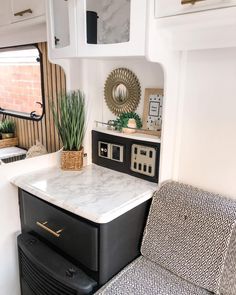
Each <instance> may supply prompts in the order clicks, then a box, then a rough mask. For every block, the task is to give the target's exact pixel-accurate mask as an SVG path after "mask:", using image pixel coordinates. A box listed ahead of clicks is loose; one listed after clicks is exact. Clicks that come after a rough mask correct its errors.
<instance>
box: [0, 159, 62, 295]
mask: <svg viewBox="0 0 236 295" xmlns="http://www.w3.org/2000/svg"><path fill="white" fill-rule="evenodd" d="M57 163H58V154H57V153H55V154H50V155H45V156H41V157H37V158H33V159H28V160H23V161H18V162H14V163H10V164H6V165H0V203H1V210H0V231H1V235H0V294H1V295H8V294H9V295H20V286H19V274H18V269H19V268H18V262H17V241H16V237H17V235H18V234H19V233H20V217H19V206H18V190H17V188H16V187H15V186H13V185H12V184H11V183H10V179H11V178H12V177H14V176H16V175H19V174H22V173H29V172H31V171H35V170H38V169H43V168H45V167H50V166H54V165H56V164H57Z"/></svg>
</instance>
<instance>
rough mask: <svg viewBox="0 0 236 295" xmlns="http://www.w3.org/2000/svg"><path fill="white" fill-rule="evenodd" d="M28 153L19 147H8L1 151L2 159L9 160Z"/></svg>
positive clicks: (0, 156)
mask: <svg viewBox="0 0 236 295" xmlns="http://www.w3.org/2000/svg"><path fill="white" fill-rule="evenodd" d="M26 153H27V151H26V150H24V149H21V148H18V147H7V148H1V149H0V159H7V158H12V157H17V156H22V155H26Z"/></svg>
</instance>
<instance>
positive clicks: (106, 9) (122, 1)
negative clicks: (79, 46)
mask: <svg viewBox="0 0 236 295" xmlns="http://www.w3.org/2000/svg"><path fill="white" fill-rule="evenodd" d="M87 10H92V11H96V12H97V13H98V16H99V18H98V43H99V44H110V43H121V42H128V41H129V36H130V0H119V1H117V0H100V1H94V0H87Z"/></svg>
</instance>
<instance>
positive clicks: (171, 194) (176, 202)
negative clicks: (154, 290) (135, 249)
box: [141, 182, 236, 295]
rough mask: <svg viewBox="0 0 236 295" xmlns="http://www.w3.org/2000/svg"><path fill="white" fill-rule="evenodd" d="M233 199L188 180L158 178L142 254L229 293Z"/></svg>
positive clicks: (233, 280) (232, 290)
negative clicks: (158, 187) (158, 182)
mask: <svg viewBox="0 0 236 295" xmlns="http://www.w3.org/2000/svg"><path fill="white" fill-rule="evenodd" d="M235 204H236V203H235V202H234V201H232V200H228V199H226V198H224V197H222V196H219V195H216V194H212V193H208V192H205V191H203V190H199V189H196V188H194V187H191V186H188V185H184V184H180V183H176V182H169V183H166V184H164V185H163V186H161V188H160V190H159V191H158V192H157V193H156V195H155V197H154V200H153V203H152V206H151V210H150V213H149V217H148V222H147V226H146V229H145V233H144V238H143V244H142V248H141V252H142V254H143V256H144V257H146V258H148V259H150V260H151V261H153V262H155V263H157V264H159V265H160V266H162V267H164V268H166V269H168V270H170V271H172V272H173V273H175V274H176V275H178V276H180V277H182V278H183V279H185V280H187V281H189V282H192V283H193V284H195V285H198V286H200V287H202V288H204V289H207V290H209V291H212V292H214V293H216V294H219V292H220V291H223V292H224V293H223V294H224V295H235V294H236V287H235V285H236V272H235V271H236V266H235V265H236V263H235V262H236V252H235V243H236V241H235V235H236V234H235V220H236V205H235ZM231 237H232V238H231ZM229 281H230V284H229ZM166 294H168V293H166ZM166 294H165V295H166ZM171 294H172V293H171Z"/></svg>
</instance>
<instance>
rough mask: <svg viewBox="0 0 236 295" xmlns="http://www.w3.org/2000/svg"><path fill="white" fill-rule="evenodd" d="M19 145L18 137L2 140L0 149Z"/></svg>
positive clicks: (0, 140)
mask: <svg viewBox="0 0 236 295" xmlns="http://www.w3.org/2000/svg"><path fill="white" fill-rule="evenodd" d="M17 145H18V137H13V138H7V139H0V148H6V147H12V146H17Z"/></svg>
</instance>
